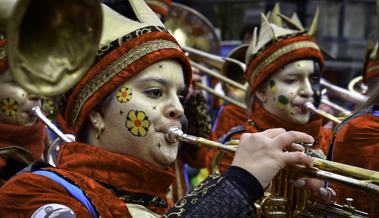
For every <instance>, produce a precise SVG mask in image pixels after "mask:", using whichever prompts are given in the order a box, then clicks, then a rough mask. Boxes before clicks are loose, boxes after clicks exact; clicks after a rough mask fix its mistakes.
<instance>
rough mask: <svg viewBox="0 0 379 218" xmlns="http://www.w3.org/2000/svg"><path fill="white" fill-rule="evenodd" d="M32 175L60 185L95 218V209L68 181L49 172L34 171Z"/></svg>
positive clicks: (80, 191)
mask: <svg viewBox="0 0 379 218" xmlns="http://www.w3.org/2000/svg"><path fill="white" fill-rule="evenodd" d="M33 173H34V174H38V175H41V176H46V177H48V178H50V179H52V180H54V181H55V182H57V183H58V184H60V185H62V186H63V187H64V188H65V189H66V190H67V191H68V192H69V193H70V194H71V195H72V197H74V198H75V199H76V200H78V201H80V202H81V203H82V204H83V205H84V206H85V207H86V208H87V210H88V212H89V213H90V214H91V215H92V216H93V217H97V213H96V211H95V209H94V208H93V207H92V204H91V203H90V202H89V200H88V199H87V198H86V196H85V195H84V193H83V191H82V190H80V189H79V188H78V187H76V186H75V185H73V184H71V183H69V182H68V181H66V180H65V179H63V178H61V177H59V176H58V175H57V174H55V173H53V172H51V171H46V170H37V171H34V172H33Z"/></svg>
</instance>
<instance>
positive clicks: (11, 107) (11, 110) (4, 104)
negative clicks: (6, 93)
mask: <svg viewBox="0 0 379 218" xmlns="http://www.w3.org/2000/svg"><path fill="white" fill-rule="evenodd" d="M17 109H18V103H17V101H16V100H15V99H14V98H4V99H3V100H2V101H1V110H2V111H3V112H4V114H5V115H7V116H10V117H11V116H14V115H15V114H16V112H17Z"/></svg>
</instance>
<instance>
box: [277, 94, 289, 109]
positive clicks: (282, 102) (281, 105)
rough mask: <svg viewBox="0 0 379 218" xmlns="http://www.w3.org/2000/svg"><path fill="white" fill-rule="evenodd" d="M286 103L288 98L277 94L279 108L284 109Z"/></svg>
mask: <svg viewBox="0 0 379 218" xmlns="http://www.w3.org/2000/svg"><path fill="white" fill-rule="evenodd" d="M286 104H288V99H287V98H286V97H285V96H284V95H281V96H279V98H278V108H279V109H280V110H284V108H285V107H286Z"/></svg>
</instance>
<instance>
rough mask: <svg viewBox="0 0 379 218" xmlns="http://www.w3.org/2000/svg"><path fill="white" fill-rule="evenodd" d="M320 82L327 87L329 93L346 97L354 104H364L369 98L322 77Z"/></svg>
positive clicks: (342, 97) (345, 98)
mask: <svg viewBox="0 0 379 218" xmlns="http://www.w3.org/2000/svg"><path fill="white" fill-rule="evenodd" d="M320 84H321V86H322V87H324V88H326V89H327V90H328V93H330V94H332V95H334V96H336V97H339V98H341V99H344V100H346V101H349V102H352V103H354V104H357V105H359V104H362V103H364V102H365V101H366V100H367V97H366V96H364V95H362V94H359V93H356V92H351V91H349V90H347V89H344V88H341V87H339V86H336V85H333V84H331V83H329V82H328V81H326V80H325V79H323V78H321V80H320Z"/></svg>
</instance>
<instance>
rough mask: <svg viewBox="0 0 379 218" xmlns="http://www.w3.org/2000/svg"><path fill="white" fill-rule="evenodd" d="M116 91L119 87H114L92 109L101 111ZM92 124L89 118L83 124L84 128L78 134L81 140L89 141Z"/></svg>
mask: <svg viewBox="0 0 379 218" xmlns="http://www.w3.org/2000/svg"><path fill="white" fill-rule="evenodd" d="M116 91H117V89H113V90H112V91H111V92H109V93H108V95H106V96H105V97H104V98H103V99H101V101H100V102H99V103H98V104H97V105H96V106H95V107H94V108H93V109H92V110H94V111H97V112H101V109H102V108H103V107H105V106H107V105H108V104H109V103H110V102H111V100H112V96H113V95H114V93H115V92H116ZM90 124H91V121H90V120H89V119H88V118H87V119H86V122H85V123H84V125H83V128H82V130H81V131H80V133H79V135H78V141H79V142H83V143H88V138H87V136H88V129H89V126H90Z"/></svg>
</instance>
